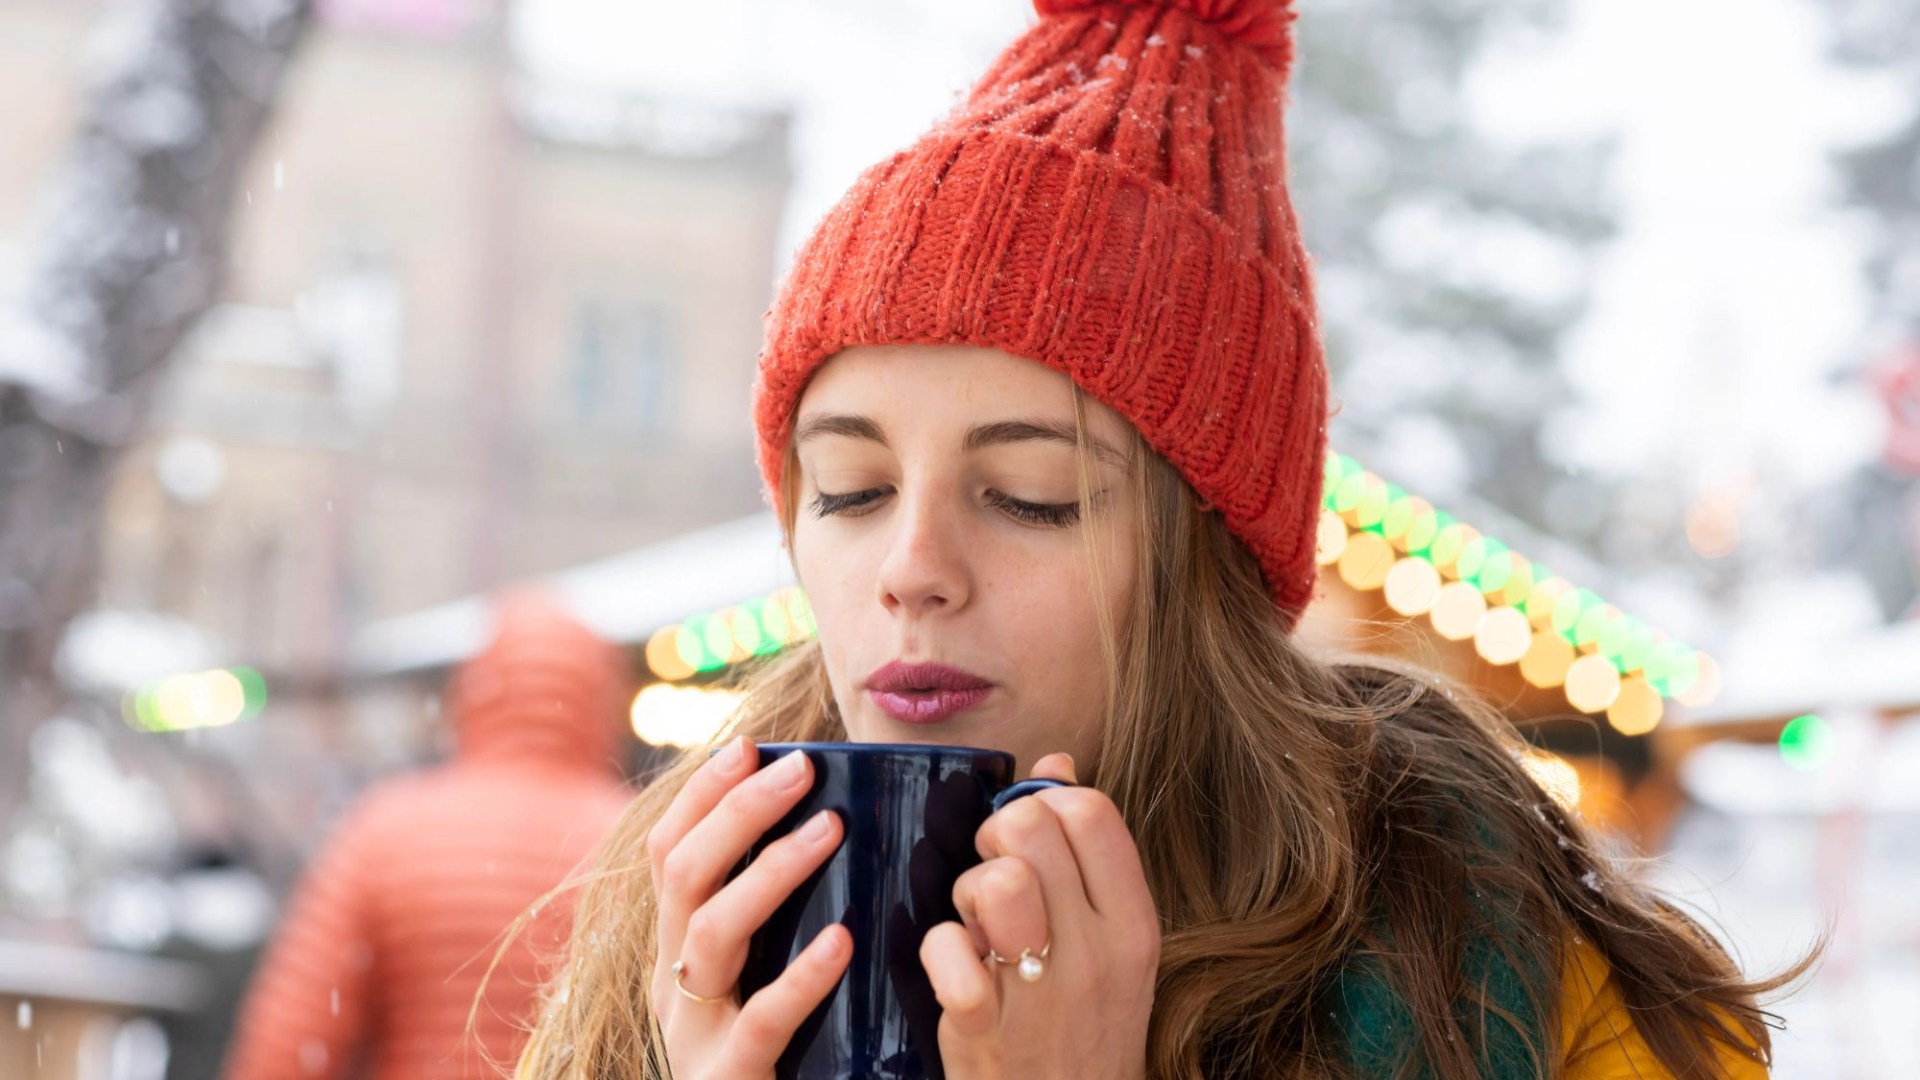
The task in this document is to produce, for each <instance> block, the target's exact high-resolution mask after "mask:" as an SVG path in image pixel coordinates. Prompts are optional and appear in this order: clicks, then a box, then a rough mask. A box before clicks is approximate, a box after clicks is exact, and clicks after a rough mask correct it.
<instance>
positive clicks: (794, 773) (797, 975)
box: [647, 736, 853, 1080]
mask: <svg viewBox="0 0 1920 1080" xmlns="http://www.w3.org/2000/svg"><path fill="white" fill-rule="evenodd" d="M758 760H759V753H758V752H757V750H756V749H755V747H754V745H753V743H752V742H751V741H750V740H748V739H747V738H746V737H744V736H742V737H740V738H737V739H735V740H733V742H731V743H729V744H728V745H727V747H726V748H725V749H723V750H721V751H720V752H719V753H718V754H715V755H714V756H713V757H712V758H711V759H709V760H708V761H707V762H706V763H705V764H704V765H702V766H701V767H700V769H699V771H697V772H695V773H694V774H693V776H692V778H691V779H689V780H688V781H687V784H686V786H685V787H684V788H682V789H681V790H680V794H678V795H676V796H675V797H674V799H673V802H672V803H671V804H669V805H668V807H667V811H666V813H664V814H662V815H661V817H660V820H659V822H658V823H656V824H655V825H654V827H653V831H652V832H650V833H648V834H647V856H648V862H649V864H650V866H651V869H652V872H653V892H654V896H655V898H656V900H657V904H658V910H659V918H660V921H659V925H658V928H657V930H658V933H657V937H656V938H655V940H656V941H657V942H658V951H657V953H656V955H655V959H654V964H653V987H652V999H653V1011H654V1015H655V1016H656V1017H657V1018H659V1021H660V1030H661V1032H662V1034H663V1035H664V1037H665V1040H666V1051H667V1061H668V1064H669V1065H670V1066H671V1068H672V1070H673V1075H674V1076H675V1077H676V1078H677V1080H723V1078H724V1080H736V1078H749V1077H770V1076H772V1075H773V1065H774V1062H775V1061H777V1060H779V1058H780V1055H781V1054H782V1053H783V1052H784V1051H785V1050H786V1048H787V1043H788V1042H789V1041H790V1040H791V1039H792V1038H793V1033H794V1032H795V1031H796V1030H797V1029H798V1028H799V1027H800V1024H801V1022H802V1021H804V1020H805V1019H806V1018H807V1016H808V1015H809V1014H811V1013H812V1012H813V1010H814V1009H815V1008H817V1007H818V1006H819V1004H820V1003H821V1002H822V1001H824V1000H826V997H827V995H828V994H830V993H832V991H833V988H834V986H835V985H837V984H838V983H839V981H840V975H841V973H842V972H843V971H845V970H846V966H847V961H848V959H849V958H850V957H851V956H852V955H853V938H852V936H851V935H849V934H848V933H847V930H846V928H845V927H843V926H840V925H838V924H836V925H833V926H829V927H827V928H826V929H825V930H823V931H821V933H820V934H819V936H818V937H815V938H814V939H813V941H812V942H811V943H809V944H808V945H807V947H806V949H805V951H803V952H802V953H801V954H800V955H799V956H798V957H796V958H795V959H794V961H793V963H792V964H790V965H788V967H787V970H786V971H784V972H782V973H781V975H780V977H779V978H777V979H775V980H774V981H773V982H772V983H771V984H770V985H768V986H766V987H764V988H762V989H761V990H760V991H759V992H758V993H756V994H754V995H753V997H751V998H749V999H748V1000H746V1001H745V1002H742V1001H740V1000H739V994H738V983H739V981H740V972H741V969H742V968H743V967H744V966H745V965H746V960H747V938H748V937H749V936H750V935H751V934H752V933H753V932H754V931H755V930H758V929H759V928H760V925H761V924H762V923H764V922H766V920H767V918H768V916H770V915H772V914H773V910H774V909H775V908H776V907H778V906H779V905H780V903H781V902H782V901H783V900H785V899H786V898H787V897H788V895H790V894H791V893H792V892H793V890H794V889H795V888H796V887H797V886H798V885H799V884H800V883H801V882H802V881H804V880H806V878H807V875H809V874H811V873H813V872H814V871H815V870H816V869H818V868H819V867H820V865H821V864H822V863H824V862H826V860H827V856H829V855H831V854H833V851H834V849H835V848H837V847H839V845H840V839H841V833H842V825H841V823H840V819H839V817H838V816H837V815H836V814H834V813H833V812H832V811H826V810H823V811H821V812H820V814H819V815H818V816H816V817H814V818H812V819H810V820H808V821H806V822H804V823H802V824H801V825H800V827H799V828H797V829H795V830H794V831H793V832H792V833H791V834H790V835H788V836H784V837H782V838H780V839H779V840H777V841H775V842H774V843H772V844H770V845H768V846H767V848H766V850H764V851H762V852H761V853H760V856H759V857H758V858H756V859H754V861H753V864H752V865H750V866H748V867H747V868H746V869H745V870H744V871H742V872H741V873H740V875H739V876H738V877H735V878H734V879H733V880H732V881H728V880H727V874H728V873H729V872H730V871H731V870H732V869H733V868H734V867H735V866H737V865H739V863H740V860H741V859H742V858H744V857H745V856H746V853H747V850H748V848H749V847H751V846H752V845H753V844H754V842H755V841H757V840H759V839H760V837H761V835H762V834H763V833H765V832H766V831H767V829H768V828H769V827H771V826H772V825H773V823H774V822H776V821H778V820H780V818H781V817H782V816H783V815H785V814H786V813H787V811H788V810H790V809H792V808H793V806H794V804H795V803H797V802H799V801H800V798H801V797H802V796H803V795H805V794H806V793H807V791H808V789H809V788H811V786H812V784H813V765H812V763H811V762H810V761H808V760H807V755H806V754H804V753H801V752H798V751H795V752H792V753H789V754H787V755H786V756H785V757H782V758H781V759H780V760H778V761H776V762H774V763H773V764H771V765H769V766H767V767H766V768H764V769H759V770H758V771H755V766H756V763H757V762H758ZM676 960H678V961H679V962H680V963H681V964H682V965H684V970H683V972H682V974H681V979H680V981H681V986H684V987H685V988H686V990H687V991H688V992H690V993H693V994H698V995H700V996H702V997H720V998H722V999H723V1000H720V1001H715V1002H711V1003H702V1002H698V1001H694V1000H691V999H690V998H688V997H687V996H686V995H685V994H682V993H681V992H680V988H679V987H676V986H675V985H674V974H673V965H674V962H675V961H676Z"/></svg>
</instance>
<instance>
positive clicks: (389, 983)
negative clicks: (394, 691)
mask: <svg viewBox="0 0 1920 1080" xmlns="http://www.w3.org/2000/svg"><path fill="white" fill-rule="evenodd" d="M500 614H501V621H500V628H499V632H498V634H497V636H496V637H495V639H494V641H493V643H492V644H491V645H490V646H489V647H488V648H487V650H486V651H485V652H483V653H482V654H481V655H480V656H479V657H477V658H475V659H474V660H473V661H472V662H470V663H469V664H468V665H467V666H466V667H464V668H463V669H462V670H461V671H460V673H459V674H458V675H457V676H456V677H455V679H454V682H453V685H452V687H451V693H450V695H449V697H450V701H449V712H450V714H451V716H452V719H453V723H454V730H455V734H456V737H457V740H458V752H457V753H456V755H455V757H454V760H453V762H452V763H451V764H448V765H446V766H443V767H441V768H437V769H434V770H431V771H428V772H424V773H420V774H416V775H413V776H408V777H403V778H400V779H397V780H393V781H390V782H388V783H386V784H384V785H381V786H378V787H376V788H375V789H373V790H372V791H371V792H370V793H369V794H368V795H367V796H366V797H365V798H363V799H362V800H361V801H360V802H359V803H358V804H357V805H356V806H354V807H353V808H352V810H351V811H350V812H349V813H348V815H347V817H346V820H345V821H344V822H343V823H342V824H341V825H340V826H339V828H338V829H337V830H336V831H335V832H334V834H333V835H332V837H331V838H330V839H329V840H328V841H327V843H326V845H325V847H324V849H323V850H322V851H321V853H320V854H319V855H318V857H317V858H316V859H315V860H314V862H313V864H312V865H311V867H309V869H308V870H307V872H306V874H305V876H304V878H303V880H302V881H301V884H300V885H299V887H298V889H297V890H296V892H295V894H294V897H293V899H292V901H291V903H290V905H289V908H288V910H287V913H286V918H285V920H284V922H283V923H282V925H281V928H280V930H279V933H278V935H277V936H276V938H275V940H274V942H273V944H272V946H271V947H270V949H269V950H268V953H267V956H266V959H265V961H264V963H263V965H262V967H261V969H260V971H259V973H258V975H257V976H256V977H255V979H254V983H253V986H252V988H251V989H250V991H249V994H248V998H247V1002H246V1005H245V1007H244V1009H243V1011H242V1014H241V1019H240V1024H239V1028H238V1033H237V1035H236V1037H235V1042H234V1044H233V1046H232V1047H231V1048H230V1050H229V1053H228V1058H227V1066H226V1073H225V1076H226V1080H281V1078H286V1080H296V1078H297V1080H316V1078H320V1080H327V1078H333V1077H346V1076H355V1075H362V1074H361V1073H358V1072H355V1071H354V1070H356V1069H359V1068H363V1067H364V1069H365V1070H366V1071H365V1073H364V1075H367V1076H370V1077H372V1078H373V1080H401V1078H405V1080H435V1078H443V1077H444V1078H453V1077H460V1078H465V1077H483V1076H498V1075H500V1066H501V1063H504V1065H505V1066H506V1067H507V1068H509V1069H510V1068H511V1066H512V1063H513V1061H514V1060H515V1059H516V1058H517V1057H518V1055H519V1053H520V1047H521V1043H522V1042H523V1041H524V1039H525V1032H526V1029H527V1027H528V1026H529V1022H530V1019H531V1010H532V1006H533V993H534V990H535V988H536V987H537V985H538V983H539V981H540V979H541V978H542V976H543V975H544V974H545V973H546V968H545V961H546V960H547V959H548V958H550V957H552V956H553V954H554V952H555V951H557V949H558V948H559V947H560V945H562V944H563V943H564V940H565V935H566V933H567V931H568V930H569V929H570V927H571V904H570V903H569V902H567V901H566V899H565V898H564V897H563V898H560V899H556V900H555V901H554V902H551V903H548V904H545V905H543V906H542V907H541V909H540V910H539V912H538V914H537V915H536V916H534V917H533V919H532V920H531V922H530V923H529V924H528V926H527V928H526V930H525V931H524V932H523V933H522V934H521V935H520V936H519V937H518V938H516V940H515V942H514V944H513V946H512V947H511V948H510V949H509V950H508V951H507V952H506V954H505V955H504V956H503V957H502V958H501V961H500V965H499V967H498V968H497V969H496V970H495V971H494V972H493V974H492V976H491V978H489V979H487V980H486V983H485V992H484V996H480V997H478V998H477V999H476V995H480V994H481V987H482V980H483V977H485V976H486V973H487V970H488V967H489V965H490V964H492V962H493V959H494V955H495V952H496V950H497V948H498V947H499V945H500V943H501V941H502V940H503V939H504V934H505V932H506V931H507V930H508V928H509V927H510V926H511V925H512V924H513V923H514V921H515V919H517V918H518V917H519V916H520V915H521V914H522V913H524V912H526V911H527V910H528V909H529V906H530V905H532V904H534V903H535V901H537V900H539V899H540V898H541V897H542V896H544V895H546V894H547V893H548V892H549V890H551V889H553V888H554V886H556V885H558V884H560V883H561V881H562V880H564V879H565V878H566V877H567V876H568V875H569V874H570V873H571V872H572V871H574V870H575V869H576V868H577V867H578V866H579V864H580V863H581V862H582V861H583V860H584V859H585V858H586V857H587V856H588V855H590V854H591V853H592V852H593V850H594V848H595V847H596V846H597V845H598V843H599V842H600V840H601V839H602V837H603V836H604V835H605V834H606V831H607V829H608V828H609V826H610V825H611V824H612V822H613V820H614V818H615V817H616V816H618V814H619V813H620V811H621V810H622V808H624V807H625V805H626V804H627V802H628V800H629V796H630V795H631V792H630V790H629V789H628V788H626V786H625V785H624V784H623V783H622V782H621V780H620V773H619V770H618V768H617V764H616V758H617V755H618V753H619V742H618V739H619V732H618V723H617V718H618V716H619V712H620V705H621V703H622V702H623V692H624V690H625V688H626V686H627V680H626V678H625V673H624V668H623V667H622V665H621V663H620V659H619V656H618V654H617V653H616V651H615V650H614V649H613V648H612V647H610V646H608V645H607V644H606V643H605V642H603V641H601V640H600V639H598V638H597V637H595V636H594V635H593V634H592V633H591V632H589V631H588V630H586V628H584V627H582V626H580V625H579V624H578V623H575V622H573V621H572V620H571V619H570V618H568V617H567V616H565V615H564V614H562V613H561V612H560V611H559V610H558V609H557V608H556V607H554V606H553V605H552V604H551V603H549V602H547V601H545V600H543V599H541V598H539V597H535V596H530V595H522V596H518V597H514V598H511V599H509V600H508V601H507V602H505V603H503V604H502V606H501V611H500ZM470 1016H471V1033H469V1017H470Z"/></svg>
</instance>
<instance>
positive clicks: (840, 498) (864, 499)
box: [811, 488, 889, 517]
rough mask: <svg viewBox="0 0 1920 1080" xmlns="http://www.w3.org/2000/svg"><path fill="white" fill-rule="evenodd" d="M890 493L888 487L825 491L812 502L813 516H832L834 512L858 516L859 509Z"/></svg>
mask: <svg viewBox="0 0 1920 1080" xmlns="http://www.w3.org/2000/svg"><path fill="white" fill-rule="evenodd" d="M888 494H889V492H888V491H887V489H886V488H867V489H865V490H863V491H850V492H847V493H846V494H844V495H830V494H828V493H827V492H824V491H823V492H821V493H820V494H819V495H818V496H817V497H815V499H814V500H813V503H812V504H811V505H812V509H813V516H815V517H830V516H832V515H834V514H849V515H850V516H853V517H858V516H859V513H858V512H859V511H861V510H863V509H865V508H867V507H870V506H872V505H873V504H874V503H876V502H879V501H880V500H881V499H883V498H885V497H886V496H887V495H888Z"/></svg>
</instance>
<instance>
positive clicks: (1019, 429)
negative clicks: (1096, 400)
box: [793, 413, 1127, 468]
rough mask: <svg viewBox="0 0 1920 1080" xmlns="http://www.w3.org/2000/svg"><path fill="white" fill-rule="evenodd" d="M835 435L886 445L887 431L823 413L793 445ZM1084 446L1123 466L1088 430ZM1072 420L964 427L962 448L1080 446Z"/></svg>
mask: <svg viewBox="0 0 1920 1080" xmlns="http://www.w3.org/2000/svg"><path fill="white" fill-rule="evenodd" d="M829 435H838V436H840V437H842V438H847V439H861V440H863V441H866V442H872V443H878V444H880V445H881V446H887V445H889V444H888V442H887V434H886V432H884V431H882V430H881V429H880V425H879V424H877V423H874V421H873V420H872V419H871V418H869V417H865V416H855V415H851V414H848V413H825V414H822V415H819V416H812V417H809V418H807V419H806V420H804V421H802V422H801V424H800V427H799V428H798V429H797V430H796V431H795V432H794V436H793V444H794V445H795V446H799V445H801V444H802V443H805V442H807V441H808V440H810V439H817V438H823V437H826V436H829ZM1085 437H1086V442H1087V448H1088V449H1090V450H1092V451H1093V453H1094V456H1096V457H1098V458H1100V459H1102V460H1104V461H1106V462H1107V463H1109V464H1111V465H1118V466H1121V467H1123V468H1124V467H1125V466H1126V464H1127V455H1125V454H1123V453H1121V452H1120V451H1119V450H1116V449H1115V448H1114V447H1113V445H1112V444H1111V443H1108V442H1107V441H1106V440H1104V439H1102V438H1100V437H1099V436H1097V435H1095V434H1094V433H1092V432H1091V431H1089V432H1086V433H1085ZM1079 441H1080V440H1079V438H1078V437H1077V436H1076V432H1075V430H1074V425H1073V422H1072V421H1070V420H1048V419H1030V420H999V421H996V422H994V423H991V424H980V425H977V426H975V427H972V428H969V429H968V430H967V437H966V439H965V440H964V441H963V442H962V443H961V448H962V449H964V450H966V451H968V452H969V453H971V452H972V451H975V450H981V449H984V448H986V447H989V446H1006V445H1008V444H1011V443H1023V442H1048V443H1058V444H1060V445H1063V446H1077V445H1079Z"/></svg>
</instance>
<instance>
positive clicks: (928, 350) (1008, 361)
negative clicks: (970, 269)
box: [796, 345, 1131, 446]
mask: <svg viewBox="0 0 1920 1080" xmlns="http://www.w3.org/2000/svg"><path fill="white" fill-rule="evenodd" d="M1082 400H1083V408H1084V413H1085V416H1086V420H1087V426H1088V428H1089V429H1090V430H1091V431H1092V433H1094V434H1096V435H1100V436H1103V437H1105V438H1106V439H1107V440H1108V441H1109V442H1111V443H1113V444H1114V445H1116V446H1119V445H1124V443H1125V442H1126V441H1127V439H1128V436H1129V434H1130V432H1131V428H1130V427H1129V426H1128V425H1127V423H1126V421H1124V420H1122V419H1121V418H1120V417H1119V415H1118V414H1116V413H1114V412H1113V411H1112V410H1111V409H1108V408H1107V407H1106V406H1105V405H1102V404H1101V403H1100V402H1098V401H1096V400H1094V399H1093V398H1092V397H1090V396H1085V395H1083V397H1082ZM819 413H847V414H854V415H860V416H866V417H870V418H872V419H874V420H876V421H878V422H879V423H880V424H881V425H882V426H883V427H884V426H889V425H890V424H892V425H900V424H904V423H906V422H908V421H909V420H910V421H911V422H913V423H914V424H915V425H916V426H921V425H924V426H927V427H944V426H947V425H949V424H952V425H970V424H977V423H982V422H992V421H998V420H1004V419H1007V418H1009V417H1016V416H1018V417H1028V418H1054V419H1065V420H1067V421H1071V420H1072V418H1073V382H1072V380H1070V379H1068V378H1067V377H1066V376H1065V375H1064V374H1062V373H1060V372H1058V371H1055V370H1054V369H1052V368H1050V367H1047V366H1046V365H1044V364H1040V363H1037V362H1035V361H1032V360H1028V359H1025V358H1024V357H1018V356H1014V355H1012V354H1010V353H1005V352H1001V351H1000V350H998V349H989V348H984V347H981V346H978V345H859V346H855V347H853V348H849V349H843V350H842V351H840V352H839V353H836V354H835V355H834V356H833V358H832V359H830V360H828V361H827V362H826V363H825V364H823V365H822V366H821V368H820V370H819V371H818V372H816V373H815V375H814V377H813V379H812V381H811V382H810V383H809V384H808V386H807V390H806V392H805V393H804V394H802V395H801V398H800V404H799V406H798V410H797V414H796V415H797V416H798V417H799V418H801V419H804V418H806V417H807V416H808V415H809V414H819Z"/></svg>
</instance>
